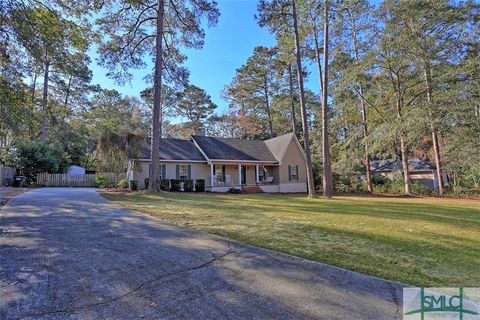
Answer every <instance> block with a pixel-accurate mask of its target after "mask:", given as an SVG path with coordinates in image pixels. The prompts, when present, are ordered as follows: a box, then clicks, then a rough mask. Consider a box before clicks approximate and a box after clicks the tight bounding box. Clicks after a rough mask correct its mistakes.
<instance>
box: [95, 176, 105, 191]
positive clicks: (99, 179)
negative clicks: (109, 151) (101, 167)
mask: <svg viewBox="0 0 480 320" xmlns="http://www.w3.org/2000/svg"><path fill="white" fill-rule="evenodd" d="M95 184H96V185H97V187H99V188H105V187H106V186H107V178H105V177H104V176H96V177H95Z"/></svg>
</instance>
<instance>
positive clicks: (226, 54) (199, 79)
mask: <svg viewBox="0 0 480 320" xmlns="http://www.w3.org/2000/svg"><path fill="white" fill-rule="evenodd" d="M217 2H218V8H219V10H220V18H219V21H218V24H217V26H216V27H213V28H209V29H206V36H205V45H204V47H203V49H201V50H184V52H185V53H186V54H187V55H188V60H187V61H186V63H185V66H186V67H187V68H188V69H189V70H190V83H192V84H194V85H197V86H199V87H201V88H203V89H204V90H206V91H207V93H208V94H209V95H211V97H212V99H213V101H214V102H215V103H216V104H217V105H218V106H219V108H218V110H217V112H223V111H224V110H225V109H226V107H227V104H226V102H225V101H223V99H222V98H221V97H220V94H221V91H222V89H223V87H224V86H225V85H227V84H228V83H229V82H230V80H231V79H232V78H233V76H234V75H235V69H237V68H238V67H240V66H241V65H243V64H244V63H245V62H246V60H247V59H248V57H249V56H250V55H251V54H252V52H253V48H255V46H258V45H263V46H272V45H273V44H274V43H275V40H274V37H273V36H272V35H270V34H269V33H268V31H267V30H266V29H262V28H260V27H259V26H258V24H257V22H256V21H255V19H254V14H255V13H256V9H257V0H218V1H217ZM95 56H96V55H95ZM146 59H150V58H146ZM93 60H94V59H93ZM91 68H92V70H93V81H92V82H93V83H95V84H96V83H98V84H100V85H101V86H102V87H104V88H110V89H111V88H115V89H117V90H118V91H119V92H121V93H123V94H124V95H131V96H138V95H139V92H140V91H141V90H143V89H144V88H146V87H147V86H149V85H148V84H146V83H145V81H144V80H143V77H144V76H145V75H146V74H148V70H133V75H134V77H133V80H132V82H131V83H130V84H128V83H127V84H125V85H124V86H118V85H115V83H114V81H113V80H112V79H109V78H108V77H107V76H106V70H105V69H103V68H101V67H99V66H98V65H97V64H96V63H95V62H93V63H92V65H91ZM312 76H316V75H312ZM312 89H313V90H314V91H318V88H314V87H313V88H312Z"/></svg>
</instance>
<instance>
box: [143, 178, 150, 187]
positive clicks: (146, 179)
mask: <svg viewBox="0 0 480 320" xmlns="http://www.w3.org/2000/svg"><path fill="white" fill-rule="evenodd" d="M143 182H144V183H145V189H148V185H149V183H150V179H149V178H145V180H143Z"/></svg>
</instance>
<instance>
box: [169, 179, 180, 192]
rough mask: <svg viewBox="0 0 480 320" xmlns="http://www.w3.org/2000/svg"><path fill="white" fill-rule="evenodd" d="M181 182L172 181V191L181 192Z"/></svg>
mask: <svg viewBox="0 0 480 320" xmlns="http://www.w3.org/2000/svg"><path fill="white" fill-rule="evenodd" d="M180 182H181V181H180V180H177V179H170V191H180Z"/></svg>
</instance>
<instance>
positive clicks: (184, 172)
mask: <svg viewBox="0 0 480 320" xmlns="http://www.w3.org/2000/svg"><path fill="white" fill-rule="evenodd" d="M178 179H180V180H188V165H186V164H182V165H180V167H179V171H178Z"/></svg>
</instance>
